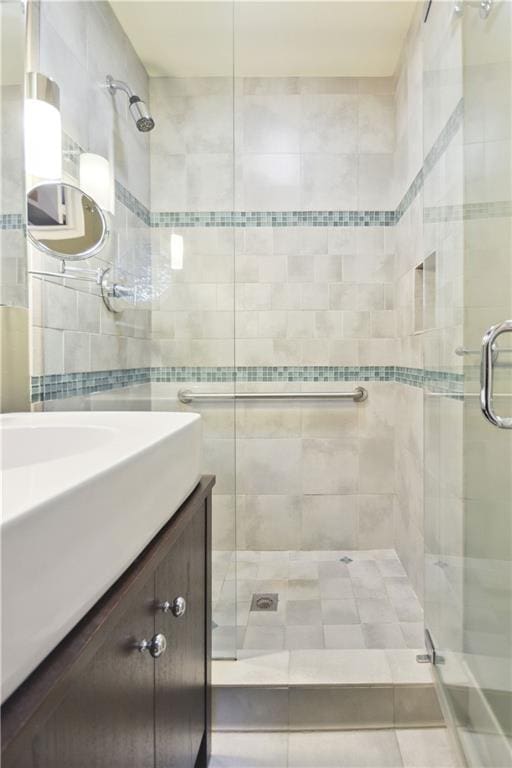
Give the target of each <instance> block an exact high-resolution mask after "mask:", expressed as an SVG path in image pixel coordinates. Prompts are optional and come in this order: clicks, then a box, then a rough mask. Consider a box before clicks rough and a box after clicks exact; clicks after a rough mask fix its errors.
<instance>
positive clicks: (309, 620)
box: [286, 600, 322, 626]
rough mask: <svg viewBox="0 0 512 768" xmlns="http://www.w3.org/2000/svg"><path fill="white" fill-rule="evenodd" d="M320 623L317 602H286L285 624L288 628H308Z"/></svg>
mask: <svg viewBox="0 0 512 768" xmlns="http://www.w3.org/2000/svg"><path fill="white" fill-rule="evenodd" d="M321 623H322V613H321V609H320V601H319V600H288V601H287V603H286V624H287V625H288V626H307V625H308V626H310V625H315V624H316V625H318V626H320V625H321Z"/></svg>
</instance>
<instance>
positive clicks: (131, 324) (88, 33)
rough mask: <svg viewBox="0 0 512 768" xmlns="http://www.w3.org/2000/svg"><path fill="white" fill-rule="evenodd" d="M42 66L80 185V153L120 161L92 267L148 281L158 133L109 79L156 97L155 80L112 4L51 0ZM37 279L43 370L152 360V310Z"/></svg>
mask: <svg viewBox="0 0 512 768" xmlns="http://www.w3.org/2000/svg"><path fill="white" fill-rule="evenodd" d="M40 70H41V71H42V72H43V73H44V74H46V75H48V76H50V77H53V78H54V79H55V80H56V81H57V82H58V84H59V86H60V94H61V114H62V123H63V131H64V134H65V141H64V143H63V151H64V171H65V173H66V174H67V175H68V178H69V179H70V180H72V181H74V182H75V183H78V178H77V169H78V156H77V152H79V151H80V149H81V150H83V151H90V152H96V153H99V154H101V155H103V156H105V157H107V158H109V160H110V161H111V163H113V166H114V172H115V179H116V193H117V194H116V197H117V200H116V208H115V215H114V216H111V215H110V214H107V215H108V219H109V228H110V230H111V234H110V238H109V242H108V244H107V247H106V248H105V249H104V250H103V251H102V252H101V253H100V255H99V257H98V258H93V259H90V260H88V261H87V262H86V263H85V265H86V266H87V267H97V266H102V267H106V266H108V265H115V269H116V274H117V275H118V277H119V278H120V279H121V280H123V279H124V280H125V281H127V282H129V283H132V282H133V281H134V280H139V281H140V280H142V279H145V275H146V273H150V264H151V256H150V250H151V249H150V237H149V228H148V215H147V207H148V206H149V191H150V190H149V138H148V136H147V134H141V133H139V132H138V131H137V130H136V127H135V124H134V123H133V120H132V119H131V117H130V115H129V114H128V100H127V98H126V96H125V94H121V93H120V94H117V95H116V96H115V97H112V96H111V95H110V94H109V93H108V92H107V90H106V88H105V86H104V83H105V78H106V76H107V74H112V75H113V76H114V77H115V78H117V79H121V80H126V81H127V82H129V83H130V85H131V86H132V88H133V89H134V91H135V92H137V93H138V94H139V95H140V96H141V97H142V98H143V99H146V100H148V78H147V74H146V72H145V70H144V68H143V66H142V64H141V63H140V61H139V59H138V58H137V56H136V54H135V52H134V50H133V48H132V46H131V44H130V42H129V41H128V39H127V37H126V35H125V34H124V32H123V30H122V29H121V27H120V25H119V23H118V21H117V19H116V18H115V16H114V14H113V13H112V11H111V9H110V6H109V4H108V3H106V2H92V1H90V2H74V1H73V0H72V1H71V2H53V0H43V2H42V3H41V29H40ZM144 212H145V215H144ZM31 256H32V263H33V265H34V266H35V267H36V268H37V267H43V268H45V269H51V270H55V267H56V265H57V263H56V261H55V260H54V259H51V258H50V257H44V256H42V255H41V254H39V253H37V252H35V250H34V249H31ZM31 282H32V300H31V307H32V320H33V334H32V335H33V344H32V347H33V348H32V357H33V359H32V368H33V375H34V376H40V375H42V374H64V373H66V374H71V373H75V372H87V371H104V370H113V369H123V368H130V369H131V368H139V367H144V366H147V365H149V363H150V349H151V341H150V325H151V322H150V313H149V311H147V310H141V309H133V310H128V311H125V312H123V313H122V315H119V316H115V315H112V314H111V313H109V312H108V311H107V310H106V308H105V307H104V306H103V302H102V299H101V296H100V292H99V289H98V287H97V286H95V285H93V284H92V285H90V284H88V283H84V282H78V281H72V280H68V281H66V282H65V283H63V281H62V280H52V279H46V280H44V281H42V280H40V279H37V278H35V279H32V281H31ZM63 407H66V404H65V401H63Z"/></svg>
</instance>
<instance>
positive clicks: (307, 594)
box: [213, 550, 423, 651]
mask: <svg viewBox="0 0 512 768" xmlns="http://www.w3.org/2000/svg"><path fill="white" fill-rule="evenodd" d="M342 558H345V559H347V558H350V562H344V561H342ZM214 580H215V581H214V609H213V619H214V622H215V625H217V626H216V628H215V629H214V638H213V639H214V646H215V647H217V648H218V647H219V644H220V645H221V644H222V642H221V639H222V638H223V637H224V636H225V637H226V638H228V639H230V638H231V639H233V638H234V626H233V623H234V622H233V617H234V612H235V596H236V595H237V597H238V599H237V602H238V606H237V614H238V616H237V630H236V635H237V648H238V650H252V649H257V648H259V649H261V650H263V649H265V650H276V651H282V650H301V649H304V650H307V649H324V648H325V649H331V650H335V649H361V648H372V649H393V648H395V649H400V648H418V647H421V646H422V645H423V623H422V622H423V611H422V608H421V605H420V602H419V600H418V598H417V597H416V594H415V592H414V590H413V588H412V585H411V583H410V581H409V579H408V577H407V574H406V572H405V570H404V568H403V566H402V564H401V562H400V560H399V558H398V556H397V554H396V552H395V551H394V550H368V551H360V550H358V551H342V552H334V551H318V552H299V551H292V552H277V551H276V552H263V551H261V552H255V551H251V552H244V551H241V552H238V557H237V558H236V562H235V553H232V552H215V553H214ZM255 593H277V594H278V599H279V603H278V608H277V611H269V612H268V613H266V612H265V611H249V610H248V605H249V603H250V600H251V598H252V595H253V594H255ZM230 630H231V633H230ZM231 649H232V650H234V642H232V643H231ZM220 650H222V649H221V648H220ZM226 650H228V649H226Z"/></svg>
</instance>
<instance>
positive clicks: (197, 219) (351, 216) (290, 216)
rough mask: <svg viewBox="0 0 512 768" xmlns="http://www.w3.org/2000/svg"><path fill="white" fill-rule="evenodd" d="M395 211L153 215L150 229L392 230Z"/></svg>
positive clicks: (165, 213)
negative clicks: (343, 228)
mask: <svg viewBox="0 0 512 768" xmlns="http://www.w3.org/2000/svg"><path fill="white" fill-rule="evenodd" d="M395 223H396V214H395V211H225V212H216V211H206V212H204V213H201V212H186V211H184V212H172V211H166V212H162V213H151V215H150V225H151V227H176V228H178V227H235V228H240V227H392V226H394V225H395Z"/></svg>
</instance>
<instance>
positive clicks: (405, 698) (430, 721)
mask: <svg viewBox="0 0 512 768" xmlns="http://www.w3.org/2000/svg"><path fill="white" fill-rule="evenodd" d="M395 724H396V726H397V727H398V726H400V727H407V726H419V727H422V726H431V725H443V724H444V719H443V715H442V713H441V709H440V707H439V701H438V699H437V694H436V690H435V688H434V685H399V686H395Z"/></svg>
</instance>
